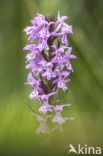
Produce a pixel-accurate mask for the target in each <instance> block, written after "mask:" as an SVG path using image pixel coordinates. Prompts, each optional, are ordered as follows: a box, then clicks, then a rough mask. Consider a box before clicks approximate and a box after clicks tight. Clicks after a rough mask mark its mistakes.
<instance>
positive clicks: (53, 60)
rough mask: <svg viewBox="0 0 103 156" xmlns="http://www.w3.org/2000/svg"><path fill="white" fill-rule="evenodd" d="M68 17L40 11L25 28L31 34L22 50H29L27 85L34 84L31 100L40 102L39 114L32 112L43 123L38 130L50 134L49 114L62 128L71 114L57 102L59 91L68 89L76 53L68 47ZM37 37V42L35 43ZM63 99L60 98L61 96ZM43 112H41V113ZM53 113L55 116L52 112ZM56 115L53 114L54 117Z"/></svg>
mask: <svg viewBox="0 0 103 156" xmlns="http://www.w3.org/2000/svg"><path fill="white" fill-rule="evenodd" d="M67 18H68V17H67V16H62V17H60V13H59V11H58V15H57V19H55V18H54V17H53V16H51V17H46V16H44V15H41V14H37V16H36V17H35V18H34V19H33V20H31V24H32V26H29V27H26V28H25V29H24V31H25V32H26V34H27V35H29V38H28V40H29V41H30V42H31V44H27V45H26V46H25V47H24V49H23V50H29V51H30V52H29V53H28V54H27V55H26V63H27V65H26V67H25V68H26V69H28V70H29V71H30V72H29V73H28V77H27V82H26V83H25V85H30V86H32V92H31V93H30V95H29V98H30V99H37V100H38V101H39V102H40V105H41V106H40V107H39V109H38V115H37V114H35V113H33V115H34V116H36V117H37V120H38V121H39V122H40V127H39V128H38V129H37V131H36V132H37V133H40V132H42V133H48V132H49V131H52V130H53V129H56V128H53V129H52V130H50V129H49V127H48V125H47V124H46V121H47V119H48V117H50V118H52V120H51V121H52V122H53V123H55V122H57V123H58V125H59V127H60V129H61V128H62V125H63V123H65V122H66V120H68V119H69V118H68V117H65V118H64V117H63V116H62V111H63V108H64V106H71V105H70V104H60V105H58V102H57V101H58V90H59V88H61V89H62V90H63V91H64V92H65V91H66V90H67V89H68V87H67V85H66V84H67V83H68V82H69V81H70V79H69V75H70V74H71V72H73V68H72V65H71V63H70V59H75V58H76V56H75V55H72V54H71V51H72V48H71V47H69V46H68V38H67V34H73V32H72V26H69V25H68V24H67V23H65V20H66V19H67ZM35 40H36V42H35ZM59 100H60V99H59ZM41 113H42V115H40V114H41ZM51 114H52V115H51ZM53 114H54V116H53Z"/></svg>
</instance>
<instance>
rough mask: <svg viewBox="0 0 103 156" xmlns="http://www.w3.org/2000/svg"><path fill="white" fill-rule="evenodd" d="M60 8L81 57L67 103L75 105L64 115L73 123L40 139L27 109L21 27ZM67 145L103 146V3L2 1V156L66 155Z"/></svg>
mask: <svg viewBox="0 0 103 156" xmlns="http://www.w3.org/2000/svg"><path fill="white" fill-rule="evenodd" d="M58 10H60V13H61V15H67V16H68V17H69V19H68V21H67V23H68V24H72V25H73V31H74V34H73V36H69V38H68V39H69V42H70V45H71V46H72V47H73V52H72V53H74V54H75V55H76V56H77V59H76V60H75V61H72V64H73V68H74V73H73V74H72V75H71V83H70V86H69V92H68V95H67V97H66V100H65V102H66V103H71V104H72V107H71V108H69V109H68V110H67V109H65V115H67V116H69V115H72V116H74V117H75V120H74V121H68V122H67V124H65V125H64V132H63V133H61V132H59V131H55V132H53V133H52V134H49V135H39V136H37V135H36V134H35V132H34V131H35V129H36V128H37V126H38V125H39V123H38V122H37V121H36V119H35V117H33V116H32V115H31V111H30V110H29V108H28V107H27V105H26V102H29V103H30V104H33V106H34V108H35V107H36V106H35V105H36V103H35V101H30V100H29V99H28V94H29V93H30V91H31V89H30V88H29V87H28V86H27V87H25V86H24V82H25V81H26V76H27V71H26V70H25V52H23V50H22V49H23V47H24V46H25V44H26V43H27V36H26V35H25V33H24V32H23V29H24V28H25V27H26V26H28V25H30V20H31V19H32V18H33V17H35V16H36V14H37V13H41V14H46V15H51V14H53V15H54V16H55V17H56V16H57V11H58ZM69 143H71V144H73V145H75V147H76V146H77V145H78V144H81V145H85V144H87V145H88V146H94V147H95V146H100V147H103V0H0V156H3V155H10V156H11V155H13V156H15V155H27V156H41V155H42V156H43V155H45V156H48V155H50V156H53V155H54V156H65V155H68V153H67V149H66V148H65V146H66V145H69ZM71 155H72V154H71Z"/></svg>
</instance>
